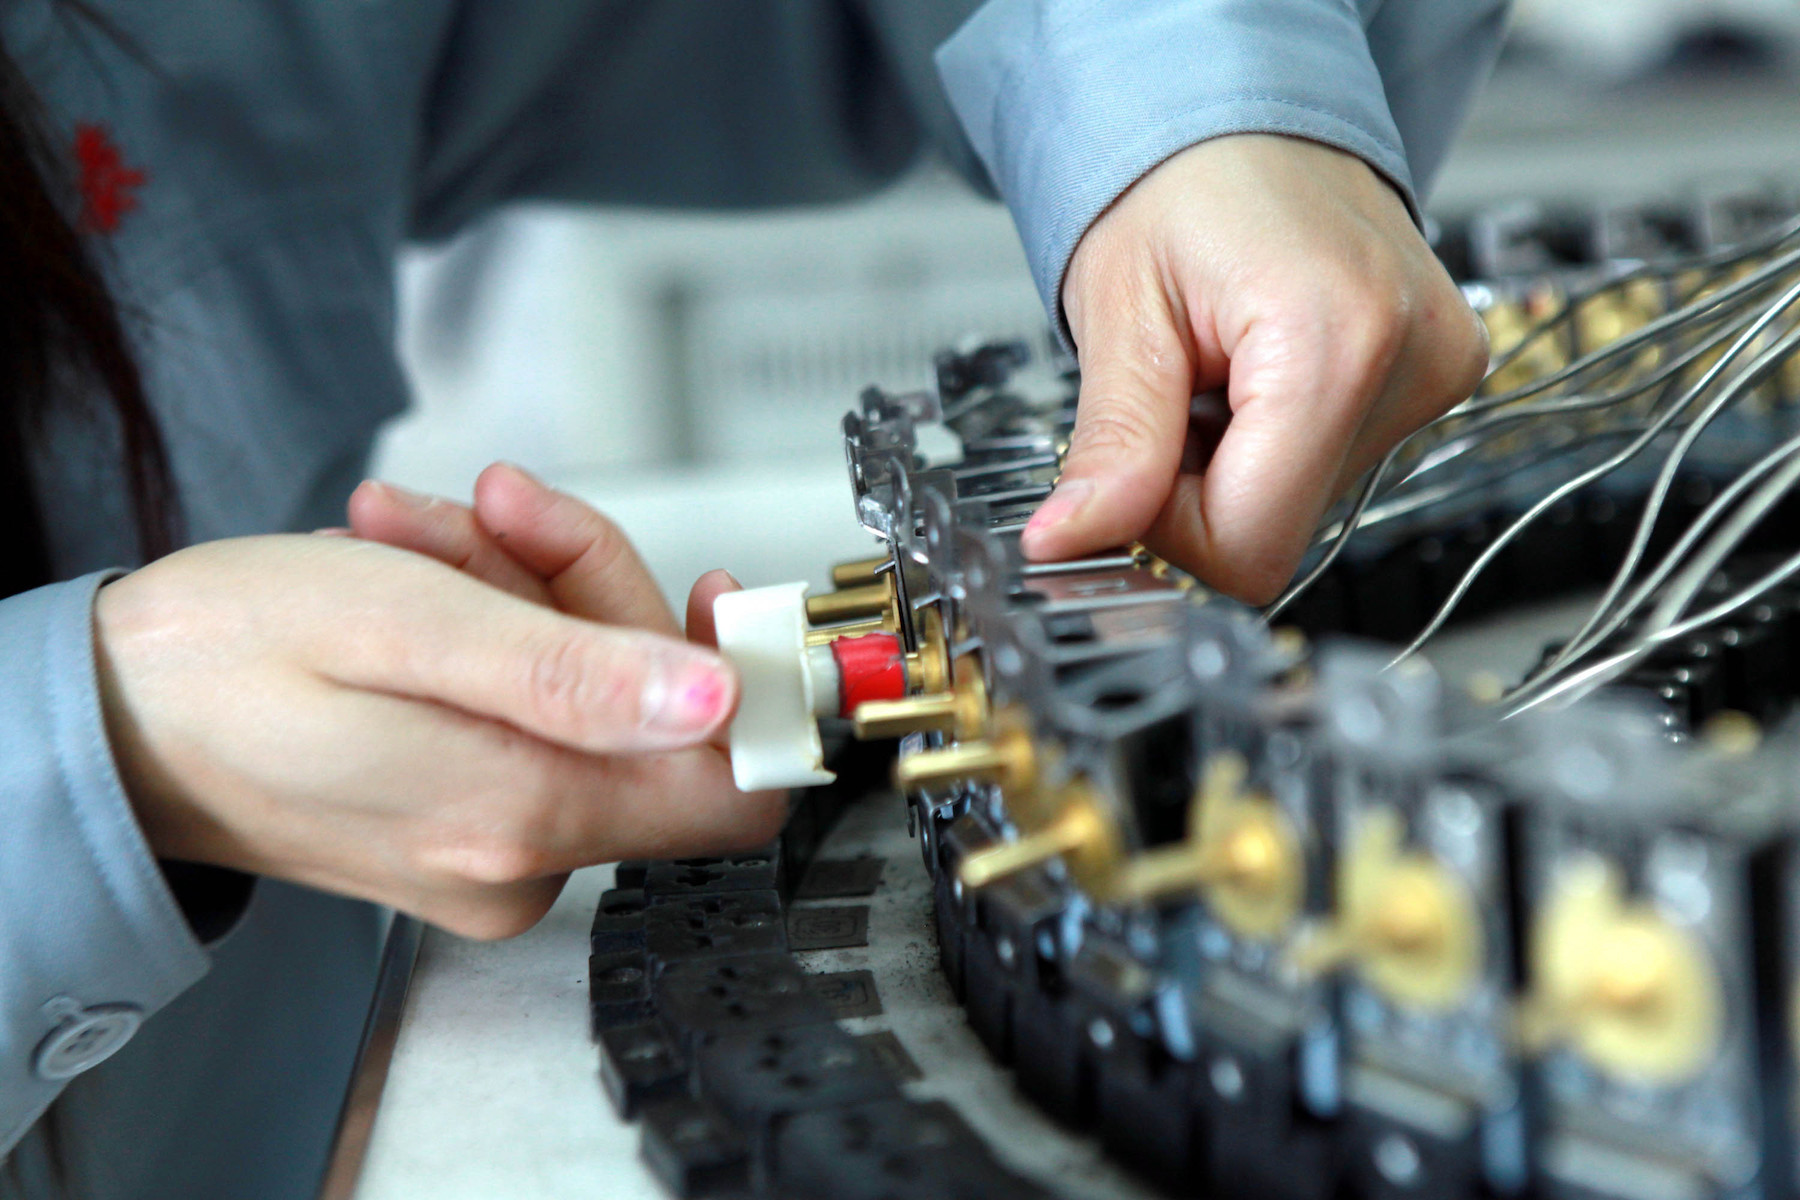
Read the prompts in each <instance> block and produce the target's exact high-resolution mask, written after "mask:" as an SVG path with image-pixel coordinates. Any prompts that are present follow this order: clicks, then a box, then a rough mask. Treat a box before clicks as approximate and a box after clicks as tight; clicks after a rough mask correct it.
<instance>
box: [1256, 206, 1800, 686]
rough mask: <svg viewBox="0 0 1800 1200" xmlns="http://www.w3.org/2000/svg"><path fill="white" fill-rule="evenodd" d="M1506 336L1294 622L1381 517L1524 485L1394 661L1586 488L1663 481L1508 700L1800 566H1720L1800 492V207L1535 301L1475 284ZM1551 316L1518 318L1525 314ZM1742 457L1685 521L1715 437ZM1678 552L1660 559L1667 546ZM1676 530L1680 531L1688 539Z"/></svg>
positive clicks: (1418, 438)
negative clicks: (1717, 241) (1692, 480)
mask: <svg viewBox="0 0 1800 1200" xmlns="http://www.w3.org/2000/svg"><path fill="white" fill-rule="evenodd" d="M1469 295H1470V299H1471V301H1472V302H1474V303H1475V305H1476V307H1477V309H1478V311H1483V315H1484V317H1485V318H1486V319H1487V320H1488V324H1489V329H1490V334H1491V335H1492V337H1493V340H1494V342H1495V348H1496V352H1497V353H1496V356H1495V359H1494V362H1493V365H1492V368H1491V370H1490V372H1489V374H1488V376H1487V379H1486V381H1485V382H1484V384H1483V386H1482V387H1481V389H1480V390H1479V391H1478V392H1477V394H1476V395H1475V396H1474V397H1473V398H1471V399H1470V400H1467V401H1465V402H1464V403H1462V404H1461V405H1459V406H1458V407H1456V408H1455V409H1454V410H1452V411H1451V412H1449V413H1448V414H1446V415H1445V416H1443V417H1442V418H1440V419H1439V420H1437V421H1435V422H1433V423H1432V424H1430V425H1428V426H1426V427H1425V428H1424V429H1422V430H1420V431H1419V432H1417V433H1416V434H1414V435H1413V436H1411V437H1410V438H1408V439H1407V440H1406V441H1404V442H1403V443H1401V444H1400V445H1399V446H1397V447H1395V448H1394V449H1393V450H1392V451H1391V452H1389V453H1388V455H1387V456H1386V457H1385V458H1384V459H1383V460H1382V461H1381V462H1380V463H1379V464H1377V465H1376V466H1375V467H1374V469H1372V470H1371V471H1370V472H1369V473H1368V475H1367V476H1366V477H1365V478H1364V480H1363V481H1362V482H1361V484H1360V486H1359V487H1358V488H1357V489H1356V491H1355V492H1354V494H1353V496H1352V497H1351V498H1350V499H1349V500H1347V501H1346V502H1345V503H1344V504H1343V505H1341V506H1340V509H1339V511H1337V512H1334V513H1333V514H1332V515H1331V516H1330V517H1329V518H1328V520H1327V521H1326V523H1325V525H1324V526H1323V527H1322V528H1321V530H1320V531H1319V533H1318V536H1317V540H1316V554H1315V557H1314V559H1313V561H1312V562H1311V565H1310V566H1309V568H1308V569H1307V570H1305V571H1304V573H1303V574H1302V576H1301V577H1300V578H1299V579H1298V580H1297V581H1296V582H1295V583H1294V584H1293V585H1292V586H1291V587H1290V588H1289V589H1288V591H1287V592H1286V593H1285V594H1283V595H1282V596H1281V597H1280V598H1279V599H1278V600H1277V601H1276V602H1275V603H1274V604H1272V605H1271V606H1270V607H1269V608H1268V609H1267V610H1266V612H1265V616H1267V617H1268V618H1270V619H1275V618H1277V617H1279V616H1281V615H1282V613H1284V612H1285V611H1287V610H1288V609H1289V607H1290V606H1291V605H1293V604H1294V602H1295V601H1296V600H1297V599H1299V598H1300V597H1301V596H1302V595H1304V594H1305V593H1306V592H1307V591H1308V589H1310V588H1312V587H1313V586H1314V585H1315V584H1316V583H1317V582H1318V581H1319V580H1320V579H1321V578H1322V577H1323V576H1324V575H1325V573H1326V572H1327V571H1328V570H1329V569H1330V568H1331V567H1332V566H1333V564H1334V563H1336V562H1338V560H1339V559H1340V556H1341V555H1342V554H1343V552H1344V550H1345V547H1346V546H1347V545H1349V544H1350V542H1351V541H1352V539H1353V538H1354V537H1355V536H1356V535H1358V534H1360V533H1363V532H1364V531H1368V530H1371V529H1377V528H1380V527H1383V526H1390V525H1394V524H1396V523H1402V522H1406V521H1408V520H1413V521H1421V520H1423V521H1432V520H1434V519H1437V518H1438V517H1440V516H1441V514H1442V513H1443V512H1444V511H1445V510H1446V509H1453V508H1454V507H1455V506H1456V505H1457V504H1458V503H1459V502H1468V501H1471V500H1474V499H1478V498H1484V497H1486V498H1491V497H1492V496H1493V495H1494V494H1495V493H1496V492H1500V491H1505V490H1507V489H1511V490H1512V491H1513V492H1514V493H1518V492H1519V491H1520V490H1521V489H1523V490H1524V491H1525V492H1526V493H1528V496H1529V498H1528V500H1527V501H1526V502H1525V503H1524V504H1523V506H1522V511H1519V512H1518V513H1517V514H1516V515H1515V516H1513V517H1512V519H1511V520H1510V521H1508V522H1507V523H1505V524H1504V526H1503V527H1501V528H1500V529H1499V530H1498V532H1497V533H1496V534H1495V536H1493V537H1492V539H1491V540H1489V541H1488V542H1487V544H1486V545H1485V547H1484V548H1483V549H1482V550H1481V551H1480V553H1479V554H1478V555H1477V556H1476V557H1475V559H1474V562H1473V563H1472V564H1471V565H1470V566H1469V567H1468V568H1467V569H1466V571H1464V572H1463V573H1462V575H1461V576H1460V578H1459V579H1457V581H1456V582H1455V584H1454V585H1453V586H1452V587H1451V588H1450V589H1449V591H1448V593H1447V594H1446V595H1445V596H1443V597H1442V598H1441V600H1440V601H1439V604H1438V607H1437V609H1436V611H1435V612H1434V613H1433V614H1432V615H1431V617H1430V618H1429V620H1427V621H1426V623H1425V625H1424V627H1423V628H1422V629H1421V630H1420V631H1419V632H1418V634H1417V636H1415V637H1414V638H1413V639H1412V640H1411V642H1409V643H1408V644H1407V645H1406V646H1405V647H1404V648H1403V649H1402V650H1401V651H1400V652H1399V653H1398V654H1397V655H1396V656H1395V658H1394V662H1395V663H1396V664H1397V663H1400V662H1403V661H1405V660H1406V659H1408V658H1410V657H1411V656H1413V655H1414V654H1416V653H1417V652H1418V651H1419V650H1420V649H1421V648H1422V647H1424V646H1425V645H1426V643H1427V642H1428V641H1429V640H1430V639H1431V638H1433V637H1434V636H1435V635H1436V634H1438V633H1439V631H1440V630H1442V629H1443V628H1444V626H1445V625H1446V623H1447V622H1449V621H1450V620H1451V619H1452V617H1453V616H1454V615H1455V614H1456V613H1457V610H1458V607H1459V606H1460V605H1462V604H1463V603H1464V601H1465V599H1466V598H1467V597H1468V595H1469V593H1470V591H1471V589H1472V588H1474V587H1475V586H1476V584H1477V582H1478V581H1479V580H1480V578H1481V577H1482V575H1483V574H1484V573H1486V572H1489V571H1490V570H1493V569H1494V567H1495V564H1496V562H1498V561H1500V559H1501V556H1502V554H1503V553H1504V552H1505V551H1506V549H1507V548H1508V547H1509V546H1511V545H1513V544H1514V543H1515V542H1516V541H1517V540H1518V539H1519V538H1520V537H1521V536H1522V535H1523V534H1525V533H1526V532H1527V531H1529V530H1530V529H1532V528H1533V526H1534V525H1535V524H1536V523H1538V522H1540V521H1541V520H1542V519H1543V518H1544V517H1545V515H1546V514H1547V513H1550V512H1551V511H1552V510H1553V509H1554V508H1555V507H1556V506H1557V505H1559V504H1562V503H1565V502H1566V501H1567V500H1568V499H1569V498H1570V497H1572V496H1574V495H1575V494H1576V493H1579V492H1581V491H1582V490H1583V489H1591V488H1594V487H1596V485H1600V486H1604V482H1605V481H1613V482H1617V481H1618V480H1619V479H1621V478H1623V477H1626V476H1633V475H1635V476H1639V477H1644V478H1645V479H1646V480H1647V492H1646V498H1645V502H1644V505H1643V508H1642V512H1641V515H1640V516H1639V517H1638V520H1637V523H1636V528H1635V530H1634V532H1633V533H1632V535H1631V537H1630V540H1629V543H1628V544H1627V546H1626V549H1625V551H1624V555H1623V557H1622V559H1621V560H1620V561H1619V562H1618V564H1617V566H1616V568H1615V569H1614V570H1613V572H1612V575H1611V579H1610V581H1609V582H1608V583H1607V585H1606V586H1605V588H1604V590H1603V591H1602V593H1601V595H1600V596H1599V597H1598V599H1596V600H1595V601H1594V602H1593V604H1592V605H1591V607H1590V608H1589V609H1588V611H1587V613H1586V615H1585V617H1584V618H1582V619H1581V621H1580V623H1579V625H1578V626H1577V627H1576V628H1575V629H1574V630H1572V631H1571V632H1570V634H1569V635H1568V636H1567V637H1566V638H1565V639H1563V640H1562V641H1561V642H1560V644H1559V645H1557V646H1555V647H1554V648H1553V649H1552V650H1551V651H1550V652H1548V653H1546V655H1545V656H1544V657H1543V659H1542V660H1541V661H1540V662H1539V663H1538V664H1537V665H1536V666H1535V667H1534V668H1533V669H1532V670H1530V671H1529V672H1528V673H1527V674H1526V675H1525V677H1524V678H1523V679H1522V680H1520V681H1519V682H1518V683H1517V684H1516V685H1514V686H1513V687H1512V688H1511V689H1510V690H1508V691H1506V692H1505V694H1504V695H1503V696H1502V697H1501V698H1500V703H1501V706H1502V708H1501V711H1502V712H1503V713H1504V714H1505V715H1507V716H1512V715H1515V714H1517V713H1520V712H1523V711H1525V710H1527V709H1531V708H1535V707H1538V706H1542V705H1561V704H1566V703H1569V702H1571V701H1573V700H1575V699H1578V698H1579V697H1581V696H1584V695H1586V694H1588V693H1590V692H1592V691H1594V690H1595V689H1597V688H1599V687H1602V686H1604V685H1605V684H1607V683H1609V682H1611V681H1613V680H1616V679H1618V678H1619V677H1621V676H1623V675H1625V674H1626V673H1628V672H1629V671H1631V670H1632V669H1633V667H1635V666H1636V665H1638V664H1639V663H1641V662H1642V661H1643V660H1644V659H1646V658H1647V657H1649V656H1651V655H1652V654H1654V653H1655V652H1656V651H1657V650H1658V649H1659V648H1661V647H1663V646H1665V645H1666V644H1668V643H1670V642H1673V641H1675V640H1677V639H1680V638H1683V637H1686V636H1688V635H1691V634H1693V633H1695V632H1696V631H1698V630H1700V629H1702V628H1704V627H1707V626H1710V625H1714V624H1716V623H1718V622H1721V621H1724V620H1726V619H1727V618H1729V617H1731V616H1733V615H1734V614H1736V613H1738V612H1739V611H1741V610H1743V609H1744V608H1746V607H1747V606H1749V605H1752V604H1754V603H1756V602H1757V601H1758V600H1759V599H1760V598H1762V597H1763V596H1765V595H1767V594H1768V593H1769V592H1770V591H1771V590H1772V589H1774V588H1777V587H1779V586H1780V585H1781V584H1782V583H1784V582H1785V581H1787V580H1789V579H1791V578H1793V577H1794V576H1796V575H1800V554H1790V555H1788V556H1786V557H1785V558H1783V559H1782V560H1781V561H1779V562H1778V563H1776V564H1775V565H1773V566H1772V567H1770V568H1769V569H1766V570H1764V571H1762V572H1761V573H1760V574H1759V575H1757V576H1756V577H1755V578H1754V579H1752V580H1751V581H1750V582H1749V583H1747V584H1743V585H1741V586H1737V587H1735V588H1734V589H1732V590H1730V591H1729V592H1727V593H1725V594H1719V593H1720V590H1721V589H1720V585H1719V577H1718V572H1719V569H1720V567H1721V565H1722V564H1724V563H1725V562H1726V561H1727V560H1728V559H1731V558H1732V557H1733V556H1734V555H1735V554H1737V553H1738V552H1739V551H1740V550H1741V549H1742V548H1743V546H1744V545H1745V542H1746V539H1747V538H1748V537H1749V536H1750V535H1751V534H1752V533H1753V531H1755V530H1756V528H1757V526H1758V525H1759V523H1761V522H1762V521H1763V520H1764V519H1765V518H1766V517H1768V515H1769V514H1770V513H1771V512H1772V511H1773V510H1774V509H1775V508H1776V507H1777V505H1779V504H1780V503H1781V502H1782V501H1783V500H1784V499H1785V498H1786V497H1788V496H1789V494H1790V493H1793V492H1794V491H1795V489H1796V488H1800V409H1795V408H1793V407H1790V405H1789V403H1788V402H1787V398H1789V397H1792V396H1793V395H1795V394H1796V392H1797V391H1800V389H1797V388H1796V385H1797V384H1800V357H1796V351H1800V217H1796V218H1792V219H1790V220H1788V221H1785V222H1784V223H1782V224H1780V225H1779V226H1777V227H1775V228H1772V229H1770V230H1768V231H1766V232H1765V233H1763V234H1762V235H1760V236H1758V237H1756V238H1754V239H1752V240H1750V241H1747V242H1745V243H1742V244H1739V245H1736V246H1733V247H1730V248H1728V249H1725V250H1722V251H1718V252H1715V253H1712V254H1708V255H1699V256H1693V257H1688V258H1682V259H1672V260H1668V261H1660V262H1639V263H1614V264H1610V265H1608V266H1607V267H1605V268H1602V269H1600V270H1598V271H1596V272H1593V273H1591V275H1590V277H1589V278H1587V279H1585V280H1578V281H1576V282H1574V283H1572V284H1569V285H1567V286H1564V287H1563V288H1561V289H1560V293H1559V294H1547V293H1546V290H1545V289H1544V288H1539V289H1537V290H1536V291H1535V292H1534V293H1532V294H1530V296H1529V300H1530V302H1531V303H1530V304H1528V305H1526V306H1523V308H1522V306H1521V305H1520V304H1517V303H1507V304H1501V303H1498V302H1497V298H1496V297H1495V296H1494V295H1493V294H1492V292H1491V290H1490V289H1489V288H1487V287H1484V286H1481V285H1477V286H1474V287H1472V288H1470V289H1469ZM1533 309H1535V310H1539V311H1542V312H1543V314H1544V315H1542V316H1541V317H1539V318H1538V319H1537V320H1536V322H1535V324H1531V325H1529V326H1526V327H1517V326H1519V324H1520V323H1519V322H1518V320H1517V314H1518V313H1519V312H1520V311H1532V310H1533ZM1697 447H1704V448H1706V450H1707V459H1708V464H1709V465H1711V466H1715V467H1716V466H1717V465H1718V464H1719V463H1720V462H1721V461H1724V462H1726V463H1727V464H1729V466H1730V468H1731V471H1730V473H1729V476H1728V477H1727V478H1725V479H1723V480H1722V481H1721V486H1720V487H1719V488H1718V489H1717V491H1716V494H1714V495H1713V496H1712V498H1711V500H1710V502H1709V503H1707V504H1705V505H1704V507H1702V508H1699V509H1698V511H1696V512H1695V513H1693V514H1692V515H1691V517H1690V518H1689V519H1688V523H1687V525H1686V527H1685V528H1684V529H1681V530H1680V531H1679V533H1678V534H1673V531H1672V530H1671V529H1670V526H1671V525H1672V524H1673V523H1674V522H1673V520H1672V519H1671V518H1672V517H1673V515H1674V514H1672V513H1671V512H1670V505H1669V499H1670V495H1671V491H1672V489H1673V488H1674V486H1675V484H1676V481H1677V479H1678V477H1679V476H1680V475H1681V473H1682V471H1683V469H1684V467H1689V466H1691V465H1692V460H1693V458H1694V457H1695V455H1696V448H1697ZM1659 522H1661V524H1662V526H1663V528H1662V530H1661V531H1660V532H1661V534H1662V538H1661V540H1662V542H1663V543H1664V544H1666V546H1667V548H1666V549H1664V550H1662V552H1661V553H1660V554H1659V555H1653V554H1652V553H1651V549H1652V546H1653V545H1654V544H1656V542H1657V541H1658V538H1657V536H1656V535H1657V534H1658V533H1659V529H1658V526H1659ZM1671 535H1673V536H1672V541H1671V540H1670V538H1671Z"/></svg>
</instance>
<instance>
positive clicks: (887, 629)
mask: <svg viewBox="0 0 1800 1200" xmlns="http://www.w3.org/2000/svg"><path fill="white" fill-rule="evenodd" d="M899 631H900V630H899V622H898V621H896V620H892V619H890V618H888V617H872V618H870V619H869V620H867V621H847V622H845V623H844V624H842V625H827V626H825V628H823V629H809V630H807V631H806V644H807V645H809V646H828V645H830V644H831V643H832V642H835V641H837V640H838V639H839V638H846V637H862V636H863V635H864V634H870V633H898V632H899Z"/></svg>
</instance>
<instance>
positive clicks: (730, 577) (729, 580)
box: [719, 567, 744, 592]
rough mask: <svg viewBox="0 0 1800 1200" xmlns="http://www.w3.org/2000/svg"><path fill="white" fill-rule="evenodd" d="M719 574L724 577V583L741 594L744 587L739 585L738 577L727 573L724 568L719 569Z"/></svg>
mask: <svg viewBox="0 0 1800 1200" xmlns="http://www.w3.org/2000/svg"><path fill="white" fill-rule="evenodd" d="M719 574H721V575H723V576H725V581H726V582H727V583H729V584H731V586H732V587H734V588H736V589H737V590H738V591H740V592H741V591H743V590H744V585H743V584H741V583H739V582H738V577H737V576H736V575H733V574H732V573H731V572H730V571H727V570H726V569H725V568H723V567H720V568H719Z"/></svg>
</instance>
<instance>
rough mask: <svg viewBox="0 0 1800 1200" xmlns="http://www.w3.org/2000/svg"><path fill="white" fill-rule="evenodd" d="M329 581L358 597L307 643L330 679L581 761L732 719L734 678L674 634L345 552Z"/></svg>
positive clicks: (437, 569)
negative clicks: (454, 713) (516, 733)
mask: <svg viewBox="0 0 1800 1200" xmlns="http://www.w3.org/2000/svg"><path fill="white" fill-rule="evenodd" d="M353 545H354V546H355V548H356V550H357V551H358V552H359V553H358V556H357V557H356V558H355V559H353V560H351V559H346V560H345V561H344V562H343V563H342V564H340V565H339V568H338V570H337V571H336V572H335V574H336V579H337V582H338V584H339V585H341V586H348V587H350V588H352V589H353V592H352V593H351V594H354V595H355V596H356V597H357V598H358V601H359V603H358V605H357V606H356V608H355V610H354V611H352V612H345V613H340V614H339V616H338V619H337V620H335V621H334V622H333V624H332V627H331V628H329V629H320V630H315V633H316V635H317V636H314V637H313V638H311V639H309V640H310V642H311V644H312V650H313V658H314V662H313V664H312V665H313V666H314V667H315V669H317V670H319V671H320V673H322V674H324V675H326V676H327V677H329V678H331V679H333V680H336V681H337V682H339V683H343V684H347V685H349V686H353V687H360V688H366V689H370V690H375V691H383V692H388V693H394V694H400V695H406V696H412V697H414V698H417V699H423V700H431V701H435V702H437V703H440V704H446V705H449V706H451V707H453V708H457V709H461V710H462V711H464V712H469V713H474V714H476V715H478V716H483V717H487V718H490V719H492V720H497V721H503V722H505V723H507V724H509V725H512V726H514V727H516V728H518V729H521V730H523V731H524V732H526V733H530V734H532V735H534V736H536V737H540V738H543V739H544V740H546V741H551V742H555V743H557V744H559V745H564V746H568V747H570V748H572V749H576V750H582V751H586V752H588V753H621V752H635V751H658V750H668V749H672V748H676V747H682V746H695V745H700V744H702V743H705V742H706V741H708V740H709V739H710V738H712V737H713V735H715V734H716V733H717V732H718V731H719V729H720V728H721V727H722V726H723V725H724V723H725V722H726V720H727V719H728V718H729V717H730V715H731V713H732V710H733V709H734V708H735V706H736V702H737V676H736V674H735V673H734V672H733V671H732V670H731V668H730V666H729V665H728V664H727V663H726V662H725V661H724V659H722V658H720V657H719V656H718V655H717V654H714V653H713V652H711V651H709V650H706V649H704V648H702V647H698V646H693V645H690V644H689V643H687V642H685V641H682V640H680V639H679V638H674V637H668V636H665V635H662V634H656V633H651V632H648V631H645V630H641V629H622V628H618V627H614V626H608V625H600V624H597V623H595V622H593V621H588V620H582V619H580V618H577V617H573V616H568V615H565V614H563V613H559V612H556V611H554V610H551V609H548V608H544V607H541V606H539V605H536V604H532V603H529V602H528V601H525V600H522V599H519V598H518V597H516V596H512V595H509V594H507V593H505V592H501V591H498V590H496V589H494V588H491V587H488V586H486V585H484V584H482V583H480V582H477V581H475V580H473V579H471V578H470V577H468V576H467V575H464V574H462V573H461V572H458V571H456V570H454V569H452V568H450V567H448V566H445V565H444V564H442V563H439V562H436V561H435V560H432V559H427V558H423V557H420V556H417V555H409V554H404V553H403V552H400V551H393V550H389V549H388V548H386V547H381V546H377V545H376V544H374V543H367V542H364V543H353Z"/></svg>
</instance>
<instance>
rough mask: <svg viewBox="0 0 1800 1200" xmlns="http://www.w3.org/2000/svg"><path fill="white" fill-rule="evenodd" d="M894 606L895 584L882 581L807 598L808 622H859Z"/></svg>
mask: <svg viewBox="0 0 1800 1200" xmlns="http://www.w3.org/2000/svg"><path fill="white" fill-rule="evenodd" d="M893 603H894V588H893V584H892V583H890V582H888V581H886V580H883V581H881V582H879V583H871V584H865V585H864V586H862V587H852V588H845V589H844V590H843V591H841V592H826V593H824V594H823V595H819V596H808V597H807V598H806V619H807V621H808V622H810V623H811V624H813V625H830V624H832V623H833V622H837V621H856V620H861V619H862V618H864V617H878V616H881V615H883V614H885V613H886V612H887V611H888V610H889V608H891V607H892V606H893Z"/></svg>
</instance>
